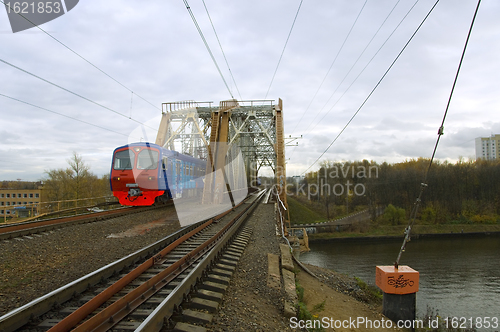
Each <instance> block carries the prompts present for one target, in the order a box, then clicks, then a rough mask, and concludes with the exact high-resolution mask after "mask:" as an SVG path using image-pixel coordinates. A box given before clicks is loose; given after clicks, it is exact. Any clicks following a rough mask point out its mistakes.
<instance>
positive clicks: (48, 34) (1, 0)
mask: <svg viewBox="0 0 500 332" xmlns="http://www.w3.org/2000/svg"><path fill="white" fill-rule="evenodd" d="M0 2H1V3H3V4H4V5H5V6H9V7H10V4H5V2H3V0H0ZM14 12H15V11H14ZM15 13H16V12H15ZM16 14H18V15H19V16H21V17H22V18H24V19H25V20H26V21H28V22H30V23H31V24H33V25H34V26H35V27H36V28H38V29H39V30H40V31H42V32H43V33H45V34H46V35H47V36H49V37H50V38H52V39H54V40H55V41H56V42H58V43H59V44H61V45H62V46H64V47H65V48H66V49H68V50H69V51H71V52H72V53H74V54H75V55H76V56H78V57H79V58H81V59H82V60H84V61H85V62H87V63H88V64H89V65H91V66H92V67H94V68H95V69H97V70H98V71H100V72H101V73H103V74H104V75H106V76H107V77H109V78H111V79H112V80H113V81H115V82H116V83H118V84H120V85H121V86H122V87H124V88H125V89H127V90H128V91H130V92H133V91H132V90H130V89H129V88H128V87H126V86H125V85H123V84H122V83H120V82H119V81H118V80H116V79H115V78H114V77H112V76H111V75H109V74H107V73H106V72H104V71H103V70H102V69H100V68H99V67H97V66H96V65H94V64H93V63H92V62H90V61H89V60H87V59H85V58H84V57H83V56H81V55H80V54H78V53H77V52H76V51H74V50H73V49H71V48H70V47H69V46H67V45H66V44H64V43H63V42H61V41H60V40H59V39H57V38H55V37H54V36H52V35H51V34H50V33H48V32H47V31H45V30H43V29H42V28H40V27H39V26H38V25H36V24H35V23H33V22H31V21H30V20H29V19H28V18H27V17H25V16H24V15H22V14H21V13H16ZM135 95H136V96H137V97H139V98H141V99H142V100H144V101H145V102H147V103H148V104H150V105H151V106H153V107H154V108H156V109H159V110H160V111H161V108H159V107H158V106H155V105H153V104H152V103H151V102H149V101H148V100H146V99H144V98H143V97H141V96H139V95H138V94H137V93H136V94H135Z"/></svg>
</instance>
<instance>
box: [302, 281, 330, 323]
mask: <svg viewBox="0 0 500 332" xmlns="http://www.w3.org/2000/svg"><path fill="white" fill-rule="evenodd" d="M295 290H296V292H297V297H298V300H299V302H298V304H297V311H298V315H297V318H298V319H299V320H303V321H306V322H307V321H309V322H310V323H309V324H313V325H314V326H310V327H308V330H309V331H315V332H320V331H324V330H325V329H324V328H323V327H322V326H321V321H320V320H319V316H318V315H317V314H313V313H311V312H310V311H309V310H308V309H307V305H306V303H305V302H304V287H302V286H301V285H300V284H299V283H298V282H297V281H295ZM325 301H326V300H325ZM325 301H323V302H321V303H318V304H316V305H315V306H314V308H313V310H312V312H314V313H317V312H319V311H322V310H324V309H325V303H326V302H325ZM316 325H318V326H320V327H319V328H318V327H315V326H316Z"/></svg>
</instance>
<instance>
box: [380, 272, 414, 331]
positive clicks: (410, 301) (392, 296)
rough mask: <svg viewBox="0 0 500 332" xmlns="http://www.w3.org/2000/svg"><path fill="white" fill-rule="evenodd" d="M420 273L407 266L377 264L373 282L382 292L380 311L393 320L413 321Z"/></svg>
mask: <svg viewBox="0 0 500 332" xmlns="http://www.w3.org/2000/svg"><path fill="white" fill-rule="evenodd" d="M419 278H420V274H419V272H418V271H415V270H414V269H412V268H411V267H409V266H406V265H400V266H398V267H397V268H396V267H395V266H394V265H389V266H377V267H376V275H375V284H376V285H377V286H378V287H379V288H380V289H381V290H382V292H383V293H384V300H383V308H382V313H383V314H384V315H385V316H387V317H388V318H390V319H391V320H392V321H394V322H398V321H400V320H402V321H414V320H415V318H416V299H417V297H416V294H417V292H418V286H419Z"/></svg>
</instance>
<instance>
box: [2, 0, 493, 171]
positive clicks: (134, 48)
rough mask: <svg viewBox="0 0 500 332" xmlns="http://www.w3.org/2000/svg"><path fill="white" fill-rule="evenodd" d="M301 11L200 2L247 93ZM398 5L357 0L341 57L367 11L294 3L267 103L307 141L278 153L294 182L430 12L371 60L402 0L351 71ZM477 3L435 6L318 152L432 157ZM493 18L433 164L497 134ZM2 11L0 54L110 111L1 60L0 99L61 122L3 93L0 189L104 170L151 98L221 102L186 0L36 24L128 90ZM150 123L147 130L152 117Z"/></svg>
mask: <svg viewBox="0 0 500 332" xmlns="http://www.w3.org/2000/svg"><path fill="white" fill-rule="evenodd" d="M298 4H299V2H298V1H297V2H289V1H285V0H280V1H273V2H269V1H267V2H266V1H261V0H259V1H253V2H244V3H229V2H227V1H220V0H216V1H213V2H211V3H207V6H208V8H209V10H210V15H211V18H212V21H213V23H214V25H215V27H216V29H217V33H218V36H219V39H220V41H221V44H222V46H223V48H224V51H225V54H226V57H227V59H228V61H229V64H230V66H231V72H232V74H233V76H234V78H235V80H236V82H237V85H238V89H239V91H240V92H241V97H242V98H243V99H262V98H264V96H265V94H266V92H267V90H268V88H269V84H270V82H271V78H272V76H273V73H274V70H275V68H276V65H277V63H278V59H279V57H280V55H281V52H282V49H283V46H284V43H285V40H286V37H287V36H288V32H289V30H290V26H291V23H292V21H293V18H294V16H295V13H296V11H297V8H298ZM395 4H396V2H395V1H389V0H387V1H386V0H384V1H379V2H373V3H371V2H368V3H367V5H366V8H365V9H364V11H363V13H362V14H361V16H360V18H359V20H358V23H357V25H356V26H355V27H354V29H353V31H352V34H351V36H350V37H349V39H347V41H346V42H345V45H344V47H343V49H342V51H341V52H340V53H339V49H340V47H341V45H342V44H343V42H344V40H345V38H346V35H347V33H348V31H349V30H350V28H351V26H352V24H353V22H354V20H355V18H356V16H357V14H358V13H359V10H360V9H361V6H362V2H356V1H350V2H346V1H333V2H330V1H320V2H318V3H315V4H312V3H308V2H304V3H303V5H302V8H301V11H300V13H299V16H298V18H297V21H296V25H295V27H294V30H293V32H292V34H291V36H290V39H289V41H288V45H287V48H286V50H285V53H284V54H283V58H282V61H281V64H280V67H279V69H278V71H277V73H276V77H275V80H274V82H273V84H272V86H271V89H270V92H269V96H268V98H271V99H275V100H277V99H278V98H282V99H283V102H284V119H285V133H286V134H287V135H289V134H291V135H293V136H297V135H299V136H300V135H303V138H302V139H301V140H299V144H300V145H299V146H298V147H296V148H295V147H287V158H290V160H288V164H287V166H288V169H289V172H292V171H293V172H299V173H300V172H302V171H304V170H305V169H306V168H307V167H309V166H310V165H311V164H312V163H313V162H314V161H315V160H316V159H317V158H318V157H319V156H320V154H321V153H323V152H324V151H325V149H326V148H327V147H328V145H329V144H330V143H331V142H332V140H333V139H334V138H335V136H336V135H337V134H338V133H339V132H340V130H341V129H342V128H343V127H344V125H345V124H346V123H347V122H348V121H349V119H350V118H351V117H352V116H353V114H354V113H355V112H356V111H357V110H358V109H359V107H360V106H361V105H362V103H363V102H364V100H365V99H366V97H367V96H368V94H369V93H370V92H371V90H372V89H373V88H374V87H375V85H376V84H377V82H378V81H379V80H380V78H381V77H382V75H383V74H384V72H385V71H386V70H387V68H388V66H389V65H390V64H391V62H392V61H393V59H394V58H395V57H396V55H397V54H398V53H399V51H400V50H401V48H402V47H403V45H404V44H405V43H406V41H407V40H408V38H409V37H410V36H411V34H412V33H413V32H414V30H415V28H416V27H417V26H418V24H419V23H420V22H421V20H422V18H423V17H424V16H425V15H426V13H427V11H428V10H429V9H430V6H431V4H429V3H427V2H422V1H421V2H419V3H418V4H417V5H416V6H415V8H414V9H413V10H412V11H411V13H410V14H409V15H408V17H407V18H406V19H405V20H404V21H403V22H402V24H401V26H400V27H399V28H398V29H397V30H396V31H395V33H394V34H393V35H392V36H391V37H390V38H389V39H388V40H387V43H386V44H385V45H384V46H383V47H382V48H381V49H380V52H379V53H378V54H377V55H376V56H374V55H375V52H377V50H379V48H380V47H381V46H382V44H383V43H384V42H385V41H386V39H387V38H388V37H389V35H390V34H391V33H392V31H393V30H394V28H395V27H396V25H397V24H398V23H399V22H400V21H401V19H402V18H403V16H404V15H405V14H406V13H407V11H408V10H409V8H410V6H411V5H412V4H410V3H406V2H400V3H398V5H397V6H396V8H395V9H394V12H393V13H392V14H391V16H390V17H389V18H388V20H387V22H386V23H385V25H384V26H383V27H382V28H381V29H380V32H379V34H378V35H377V36H376V37H375V38H374V40H373V42H372V43H371V44H370V46H369V47H368V48H367V50H366V52H365V54H363V56H361V58H360V60H359V62H358V63H357V64H356V65H355V66H354V67H353V69H352V71H351V72H350V73H349V74H348V75H347V76H346V74H347V73H348V71H349V69H350V68H351V66H352V65H353V64H354V61H355V60H356V59H357V58H358V56H359V55H360V54H361V52H362V50H363V49H364V48H365V47H366V46H367V44H368V42H369V41H370V39H371V38H372V37H373V35H374V33H375V31H376V30H377V29H378V28H379V27H380V25H381V24H382V22H383V20H384V19H385V17H386V16H387V14H388V13H389V12H390V10H391V9H392V8H393V6H394V5H395ZM191 9H192V10H193V12H194V14H195V16H196V18H197V21H198V23H199V25H200V27H201V29H202V31H203V33H204V35H205V38H206V40H207V42H208V43H209V45H210V47H211V50H212V52H213V54H214V57H215V58H216V60H217V62H218V64H219V67H220V70H221V72H222V73H223V75H224V77H225V78H226V81H227V83H228V85H229V87H230V89H231V91H232V92H233V94H234V95H235V97H237V98H239V96H238V93H237V91H236V87H235V86H234V84H233V83H232V79H231V77H230V75H229V71H228V69H227V66H226V64H225V61H224V58H223V56H222V54H221V52H220V49H219V46H218V42H217V39H216V38H215V35H214V34H213V31H212V26H211V24H210V22H209V20H208V17H207V15H206V13H205V9H204V8H203V6H202V4H200V3H192V4H191ZM474 9H475V4H474V3H472V2H467V3H464V4H463V5H461V6H456V4H454V3H446V2H441V3H439V4H438V6H437V7H436V9H435V11H434V12H433V13H432V14H431V15H430V17H429V19H428V21H427V22H426V23H425V24H424V25H423V26H422V29H421V30H420V31H419V32H418V34H417V35H416V36H415V38H414V40H413V41H412V42H411V43H410V45H409V46H408V48H407V49H406V51H405V52H404V53H403V54H402V56H401V57H400V59H399V60H398V61H397V63H396V64H395V65H394V67H393V68H392V69H391V71H390V72H389V73H388V75H387V76H386V77H385V79H384V80H383V81H382V83H381V84H380V85H379V86H378V88H377V89H376V91H375V92H374V93H373V95H372V96H371V97H370V99H369V100H368V101H367V102H366V104H364V106H363V107H362V108H361V110H360V111H359V113H358V114H357V116H356V117H355V118H354V120H353V121H352V122H351V124H350V125H349V126H348V127H347V129H346V130H345V132H344V133H343V134H342V135H341V136H340V138H339V139H338V140H337V142H335V143H334V144H333V145H332V147H331V149H330V150H329V151H328V152H326V153H325V155H324V158H325V159H330V160H359V159H363V158H365V159H369V160H370V159H374V160H376V161H380V162H383V161H389V162H397V161H401V160H403V159H405V158H418V157H419V156H423V157H426V156H429V155H430V154H431V152H432V148H433V145H434V142H435V139H436V132H437V128H438V127H439V125H440V123H441V120H442V117H443V114H444V110H445V108H446V104H447V101H448V96H449V93H450V89H451V84H452V82H453V79H454V75H455V71H456V68H457V66H458V60H459V58H460V54H461V50H462V47H463V44H464V42H465V37H466V33H467V31H468V27H469V24H470V20H471V18H472V14H473V11H474ZM499 10H500V3H497V2H484V3H483V4H482V5H481V8H480V11H479V14H478V17H477V22H476V25H475V27H474V30H473V34H472V36H471V40H470V44H469V49H468V51H467V53H466V57H465V59H464V64H463V67H462V72H461V74H460V76H459V80H458V82H457V87H456V90H455V94H454V97H453V99H452V102H451V104H450V109H449V113H448V117H447V121H446V123H445V135H444V136H443V138H442V142H441V143H440V147H439V149H438V155H437V156H438V157H439V158H443V159H451V160H453V159H456V158H458V156H459V155H463V156H466V157H467V156H471V155H474V145H473V144H472V143H473V141H471V140H472V139H474V138H475V137H477V136H489V135H490V134H492V133H499V132H500V125H499V123H498V121H497V120H498V116H497V112H498V109H499V107H500V99H499V97H498V91H499V89H500V78H499V77H498V75H495V74H494V73H497V72H499V71H500V62H499V61H498V58H499V57H498V54H499V51H500V42H499V40H500V25H499V24H498V19H497V17H496V16H497V15H496V13H498V12H499ZM0 17H3V18H4V19H0V40H1V42H2V55H0V58H1V59H3V60H5V61H8V62H10V63H12V64H14V65H16V66H19V67H21V68H23V69H24V70H26V71H29V72H32V73H34V74H36V75H38V76H40V77H42V78H44V79H47V80H49V81H51V82H54V83H55V84H58V85H60V86H62V87H64V88H66V89H68V90H71V91H73V92H75V93H77V94H79V95H81V96H84V97H85V98H88V99H90V100H92V101H95V102H97V103H99V104H101V105H103V106H105V107H106V108H110V109H111V110H112V111H110V110H109V109H106V108H103V107H100V106H98V105H95V104H93V103H91V102H89V101H87V100H84V99H82V98H79V97H77V96H75V95H73V94H70V93H68V92H66V91H63V90H61V89H59V88H57V87H54V86H52V85H49V84H47V83H45V82H43V81H41V80H39V79H36V78H34V77H33V76H30V75H28V74H26V73H24V72H22V71H19V70H16V69H14V68H12V67H10V66H7V65H5V64H4V63H0V77H1V79H0V82H1V83H0V93H2V94H5V95H8V96H11V97H14V98H18V99H20V100H24V101H26V102H29V103H32V104H35V105H38V106H40V107H44V108H47V109H50V110H53V111H55V112H58V113H61V114H64V115H66V117H64V116H60V115H57V114H53V113H50V112H47V111H43V110H40V109H37V108H33V107H32V106H28V105H25V104H22V103H19V102H16V101H13V100H10V99H6V98H4V97H1V96H0V112H1V114H2V125H3V126H2V132H1V133H0V135H1V136H0V137H1V139H0V150H1V151H2V152H4V153H7V154H6V158H7V159H4V158H2V160H3V163H0V166H1V168H0V179H6V180H8V179H15V178H18V177H19V178H23V179H24V178H30V179H33V180H36V179H38V178H40V177H42V176H43V170H44V169H51V168H60V167H66V159H67V158H69V157H70V156H71V154H72V152H73V151H76V152H78V153H80V154H81V155H82V156H83V157H84V160H85V161H88V162H89V163H90V164H91V166H92V170H93V171H94V172H95V173H97V174H99V175H102V174H105V173H107V172H108V171H109V163H110V159H111V153H112V151H113V149H114V148H115V147H117V146H120V145H122V144H125V143H126V142H127V141H128V136H129V135H130V134H131V133H132V132H133V130H134V129H135V128H136V127H137V125H138V123H137V122H135V121H134V120H136V121H138V122H141V123H146V122H148V121H149V120H151V119H154V118H157V117H158V116H159V115H160V111H159V108H161V103H162V102H170V101H179V100H198V101H213V102H214V103H215V104H216V105H217V104H218V102H219V101H220V100H226V99H229V98H230V95H229V92H228V91H227V89H226V87H225V85H224V83H223V81H222V79H221V78H220V75H219V73H218V71H217V69H216V68H215V66H214V64H213V62H212V59H211V58H210V56H209V54H208V52H207V50H206V49H205V46H204V45H203V42H202V40H201V38H200V36H199V35H198V32H197V30H196V28H195V26H194V24H193V22H192V21H191V18H190V16H189V14H188V12H187V10H186V8H185V7H184V6H183V4H182V2H161V1H149V2H147V3H134V2H120V1H116V0H110V1H106V2H105V3H102V4H100V6H95V5H94V4H92V3H88V2H80V3H79V5H78V6H77V7H75V8H74V9H73V10H72V11H71V12H69V13H68V14H66V15H64V16H61V17H60V18H58V19H55V20H53V21H51V22H48V23H46V24H44V25H42V26H41V27H42V28H43V29H45V30H46V31H49V32H50V33H51V34H52V35H53V36H54V37H55V38H57V39H58V40H60V41H61V42H63V43H65V44H66V45H68V46H69V47H70V48H72V49H73V50H75V51H76V52H77V53H78V54H79V55H81V56H82V57H84V58H85V59H87V60H89V61H91V62H92V63H93V64H95V65H96V66H98V67H99V68H101V69H102V70H104V71H105V72H106V73H107V74H108V75H110V76H112V77H113V79H115V80H117V81H119V82H120V83H121V84H123V85H125V86H126V88H124V87H123V86H122V85H120V84H118V83H117V82H116V81H114V80H113V79H111V78H110V77H108V76H106V75H104V74H103V73H101V72H100V71H99V70H97V69H96V68H94V67H92V66H91V65H89V64H88V63H86V62H85V61H84V60H82V59H81V58H80V57H78V56H77V55H75V54H74V53H72V52H70V51H68V50H67V49H66V48H64V47H63V46H61V45H60V44H59V43H57V42H56V41H54V40H53V39H52V38H50V37H49V36H47V35H46V34H44V33H43V32H40V31H38V30H36V29H30V30H28V31H24V32H19V33H16V34H12V33H11V31H10V27H9V25H8V20H7V16H6V14H5V13H4V12H3V11H2V10H0ZM337 53H338V57H337V60H336V61H335V63H334V65H333V66H332V68H331V71H330V73H329V75H328V76H327V77H326V78H325V74H326V72H327V71H328V68H329V67H330V65H331V64H332V63H333V60H334V58H335V57H336V55H337ZM372 57H373V60H372V61H371V62H370V63H369V64H368V62H369V61H370V60H371V59H372ZM365 66H366V69H364V71H363V72H362V73H361V71H362V70H363V68H365ZM358 75H359V76H358ZM344 77H345V80H344V81H343V82H342V80H343V79H344ZM324 78H325V80H324V83H323V86H322V88H321V89H319V91H318V88H319V86H320V84H321V82H322V81H323V79H324ZM130 90H132V91H133V93H132V92H131V91H130ZM316 92H317V94H316ZM334 92H335V93H334ZM315 94H316V96H315V97H314V95H315ZM141 97H142V98H144V99H146V100H147V101H148V102H150V103H152V104H153V105H154V106H151V105H150V104H149V103H148V102H146V101H144V100H143V99H141ZM330 97H331V98H330ZM309 105H310V107H309V108H308V106H309ZM115 112H118V113H120V114H121V115H119V114H117V113H115ZM68 117H70V118H68ZM130 117H131V118H132V119H129V118H130ZM71 118H74V119H71ZM75 119H77V120H80V121H84V122H89V123H92V124H94V125H96V126H99V127H103V128H106V129H109V130H111V131H108V130H104V129H100V128H98V127H95V126H91V125H88V124H85V123H82V122H80V121H77V120H75ZM150 126H151V127H153V128H157V127H158V126H159V123H154V122H151V123H150ZM115 132H118V133H115ZM148 136H151V137H152V136H154V132H152V133H151V134H149V133H148ZM462 138H463V139H462ZM138 139H140V137H139V138H138ZM16 151H17V153H16ZM292 151H293V152H292ZM28 154H29V158H28V157H27V156H28ZM12 171H14V173H13V172H12Z"/></svg>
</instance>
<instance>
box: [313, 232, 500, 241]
mask: <svg viewBox="0 0 500 332" xmlns="http://www.w3.org/2000/svg"><path fill="white" fill-rule="evenodd" d="M322 234H327V233H322ZM329 234H333V233H329ZM486 236H500V231H493V232H464V233H426V234H412V236H411V238H412V240H419V239H429V238H457V237H461V238H476V237H486ZM403 238H404V235H403V234H401V235H367V236H345V237H329V238H312V237H309V243H322V242H336V241H341V242H367V241H373V242H376V241H387V240H391V241H396V240H397V241H399V240H401V241H402V240H403Z"/></svg>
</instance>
